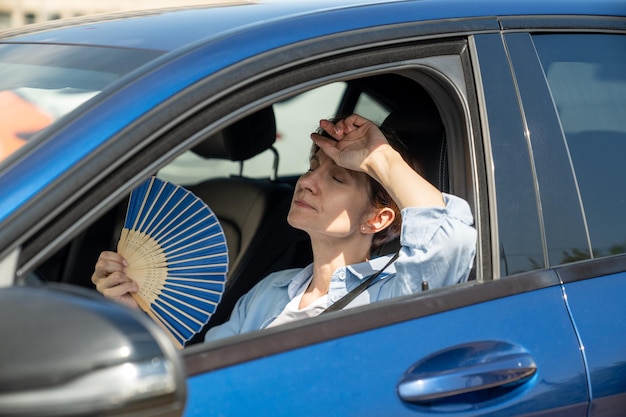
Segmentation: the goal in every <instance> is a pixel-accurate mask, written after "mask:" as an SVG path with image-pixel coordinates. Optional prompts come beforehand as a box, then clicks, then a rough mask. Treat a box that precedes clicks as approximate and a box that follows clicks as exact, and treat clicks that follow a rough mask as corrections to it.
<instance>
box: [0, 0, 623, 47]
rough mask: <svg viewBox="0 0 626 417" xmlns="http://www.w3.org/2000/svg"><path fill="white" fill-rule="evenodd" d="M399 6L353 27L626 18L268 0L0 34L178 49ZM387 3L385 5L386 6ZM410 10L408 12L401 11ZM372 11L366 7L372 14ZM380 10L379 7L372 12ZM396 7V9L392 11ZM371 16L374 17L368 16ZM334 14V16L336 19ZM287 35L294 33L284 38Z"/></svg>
mask: <svg viewBox="0 0 626 417" xmlns="http://www.w3.org/2000/svg"><path fill="white" fill-rule="evenodd" d="M389 3H398V5H397V6H395V7H394V8H393V10H394V12H393V13H391V14H389V15H386V14H383V15H381V14H379V13H370V15H371V17H370V18H369V19H368V18H367V16H364V15H359V19H355V21H354V24H355V25H357V27H367V26H369V25H372V24H374V23H376V24H377V25H381V24H385V23H387V24H394V23H402V22H404V21H419V20H435V19H450V18H467V17H477V16H510V15H609V16H620V15H624V3H623V1H622V0H578V1H576V2H571V1H570V0H558V1H554V0H552V1H544V0H497V1H494V0H474V1H467V0H412V1H406V0H405V1H402V0H382V1H381V0H321V1H320V0H317V1H293V0H265V1H237V2H234V3H231V4H227V5H224V4H222V5H206V6H201V7H198V6H196V7H178V8H163V9H155V10H144V11H137V12H123V13H112V14H101V15H93V16H87V17H79V18H73V19H65V20H63V21H55V22H51V23H44V24H36V25H29V26H26V27H24V28H22V29H18V30H12V31H11V30H10V31H4V32H0V41H2V42H34V43H57V44H59V43H61V44H81V45H98V46H111V47H125V48H137V49H149V50H159V51H171V50H174V49H177V48H180V47H182V46H185V45H188V44H193V43H197V42H207V41H209V40H211V39H216V38H219V37H222V36H227V35H228V34H232V33H233V32H238V31H245V30H247V29H250V27H253V26H263V25H271V24H272V22H274V23H275V22H276V21H278V20H282V21H287V20H293V19H297V18H299V17H303V16H307V15H319V14H323V13H328V12H333V11H334V12H335V13H333V15H334V16H340V14H339V13H337V12H338V11H339V10H348V9H351V10H352V12H354V9H357V8H364V7H365V6H368V5H369V6H374V7H376V8H378V7H380V10H383V9H384V4H389ZM381 5H383V6H381ZM403 9H404V10H406V11H407V13H401V11H402V10H403ZM367 10H368V9H366V8H365V9H363V11H364V12H366V11H367ZM371 10H373V9H371ZM389 10H392V9H389ZM365 15H367V13H365ZM329 16H330V15H329ZM284 36H285V38H287V39H286V40H287V42H286V43H288V38H289V37H290V36H291V33H285V34H284Z"/></svg>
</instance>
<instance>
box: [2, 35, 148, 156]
mask: <svg viewBox="0 0 626 417" xmlns="http://www.w3.org/2000/svg"><path fill="white" fill-rule="evenodd" d="M159 55H160V53H159V52H152V51H136V50H124V49H119V48H115V49H114V48H95V47H84V46H68V45H28V44H0V61H1V63H0V105H1V106H2V109H3V112H2V114H0V161H2V160H3V159H5V158H6V157H7V156H9V155H10V154H11V153H13V152H15V151H17V150H18V149H19V148H21V147H22V146H23V145H24V144H25V143H26V142H27V141H28V140H29V139H30V138H31V137H32V136H33V135H35V134H36V133H37V132H39V131H40V130H41V129H43V128H45V127H46V126H48V125H50V124H51V123H53V122H54V121H56V120H57V119H59V118H60V117H62V116H64V115H65V114H67V113H69V112H70V111H72V110H73V109H74V108H76V107H78V106H79V105H80V104H82V103H84V102H85V101H87V100H89V99H90V98H92V97H94V96H95V95H97V94H98V93H99V92H101V91H102V89H103V88H105V87H106V86H107V85H109V84H111V83H112V82H113V81H115V80H117V79H118V78H120V77H121V76H123V75H124V74H126V73H128V72H130V71H131V70H133V69H135V68H137V67H138V66H140V65H142V64H144V63H146V62H147V61H149V60H151V59H154V58H155V57H157V56H159Z"/></svg>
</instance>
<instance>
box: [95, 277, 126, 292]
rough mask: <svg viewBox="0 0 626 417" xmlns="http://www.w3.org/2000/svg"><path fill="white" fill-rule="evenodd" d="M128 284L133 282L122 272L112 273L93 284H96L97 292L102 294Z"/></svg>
mask: <svg viewBox="0 0 626 417" xmlns="http://www.w3.org/2000/svg"><path fill="white" fill-rule="evenodd" d="M129 282H134V281H133V280H132V279H131V278H129V277H128V276H127V275H126V274H124V273H123V272H114V273H112V274H111V275H109V276H107V277H105V278H100V279H98V280H96V283H95V284H96V289H97V290H98V291H99V292H102V291H104V290H107V289H109V288H112V287H115V286H117V285H121V284H126V283H129Z"/></svg>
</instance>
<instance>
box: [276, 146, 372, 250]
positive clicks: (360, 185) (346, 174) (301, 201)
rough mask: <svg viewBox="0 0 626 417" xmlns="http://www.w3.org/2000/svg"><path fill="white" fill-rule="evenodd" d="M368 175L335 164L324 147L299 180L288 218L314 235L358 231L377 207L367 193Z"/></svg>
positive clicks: (343, 236) (348, 234)
mask: <svg viewBox="0 0 626 417" xmlns="http://www.w3.org/2000/svg"><path fill="white" fill-rule="evenodd" d="M368 181H369V179H368V177H367V175H366V174H365V173H361V172H356V171H350V170H347V169H345V168H341V167H339V166H337V165H336V164H335V162H334V161H333V160H332V159H330V158H329V157H328V156H326V154H325V153H324V152H323V151H322V150H318V151H317V152H316V153H315V154H314V155H313V157H312V158H311V161H310V168H309V171H308V172H307V173H305V174H304V175H302V176H301V177H300V179H298V182H297V183H296V187H295V191H294V195H293V199H292V201H291V208H290V210H289V215H288V216H287V220H288V222H289V224H290V225H291V226H293V227H295V228H296V229H300V230H304V231H305V232H307V233H308V234H309V235H310V236H311V237H314V236H316V235H321V236H330V237H337V238H345V237H349V236H352V235H353V234H354V233H355V232H356V233H358V232H359V230H360V228H361V226H362V225H363V224H364V223H365V221H366V220H367V219H368V216H369V215H371V214H372V212H373V210H374V207H373V206H372V204H371V203H370V200H369V197H368V195H369V194H368Z"/></svg>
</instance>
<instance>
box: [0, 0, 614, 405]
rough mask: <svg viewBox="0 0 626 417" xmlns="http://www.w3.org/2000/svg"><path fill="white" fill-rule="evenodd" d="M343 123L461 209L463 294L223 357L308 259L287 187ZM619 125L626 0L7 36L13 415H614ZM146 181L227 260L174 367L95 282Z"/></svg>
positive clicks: (254, 12) (267, 341) (2, 280)
mask: <svg viewBox="0 0 626 417" xmlns="http://www.w3.org/2000/svg"><path fill="white" fill-rule="evenodd" d="M351 113H358V114H360V115H362V116H364V117H367V118H368V119H370V120H373V121H375V122H377V123H380V124H382V125H383V126H385V125H388V126H391V127H392V128H394V129H395V130H396V131H397V133H398V134H399V136H400V137H402V138H403V139H404V141H405V142H406V144H407V146H408V147H409V148H410V149H411V150H412V151H413V152H415V153H416V154H418V155H420V157H421V158H422V160H423V165H424V172H425V178H426V179H427V180H428V181H430V182H431V183H432V184H433V185H435V186H436V187H437V188H439V189H440V190H441V191H444V192H448V193H451V194H454V195H457V196H460V197H462V198H463V199H465V200H466V201H467V202H468V203H469V205H470V208H471V210H472V213H473V216H474V222H475V223H474V227H475V228H476V231H477V233H478V241H477V248H476V257H475V262H474V266H473V268H472V271H471V273H470V278H469V280H468V281H467V282H465V283H461V284H458V285H453V286H449V287H445V288H438V289H430V290H427V291H423V292H420V293H419V294H415V295H411V296H404V297H398V298H394V299H390V300H386V301H381V302H377V303H372V304H370V305H367V306H361V307H354V308H348V309H345V310H343V311H338V312H333V313H329V314H325V315H323V316H321V317H315V318H309V319H305V320H301V321H296V322H293V323H289V324H285V325H282V326H277V327H273V328H270V329H264V330H258V331H253V332H249V333H245V334H241V335H237V336H234V337H230V338H225V339H221V340H217V341H212V342H208V343H205V342H204V340H203V335H204V333H205V332H206V331H208V329H210V328H211V327H213V326H216V325H218V324H220V323H223V322H225V321H226V320H227V319H228V317H229V316H230V314H231V311H232V309H233V306H234V305H235V303H236V302H237V300H238V299H239V298H240V297H241V296H242V295H243V294H245V293H247V292H248V291H249V290H250V289H251V288H252V287H253V286H254V285H255V284H256V283H257V282H259V281H260V280H261V279H263V277H265V276H267V274H269V273H270V272H273V271H277V270H282V269H286V268H295V267H302V266H304V265H307V264H308V263H309V262H310V261H311V253H310V247H309V242H308V239H307V236H306V235H303V234H302V232H299V231H297V230H294V229H292V228H291V227H289V226H288V225H287V223H286V213H287V210H288V208H289V204H290V201H291V196H292V192H293V187H294V184H295V181H296V180H297V178H298V176H299V175H300V174H302V173H303V172H305V171H306V169H307V168H308V154H309V150H310V145H311V142H310V139H309V133H310V132H311V131H313V130H314V129H315V128H316V126H317V122H318V121H319V119H321V118H327V117H331V116H333V115H336V114H351ZM625 115H626V3H624V1H623V0H580V1H574V2H573V1H566V0H563V1H536V0H507V1H488V0H475V1H474V0H473V1H468V0H408V1H369V0H350V1H340V0H324V1H317V2H305V1H302V2H301V1H291V2H288V1H284V2H280V1H269V0H268V1H263V0H261V1H257V2H241V4H229V5H222V6H205V7H186V8H169V9H161V10H151V11H141V12H137V13H120V14H112V15H102V16H93V17H83V18H76V19H68V20H61V21H55V22H52V23H48V24H43V25H33V26H27V27H25V28H22V29H18V30H13V31H5V32H2V33H0V287H2V288H1V289H0V323H1V324H0V334H1V341H0V415H2V416H85V415H90V416H93V415H98V416H104V415H115V416H185V417H197V416H248V415H254V416H320V415H321V416H410V417H413V416H433V415H438V416H524V415H528V416H530V415H532V416H538V415H550V416H568V417H570V416H586V417H590V416H603V417H608V416H623V415H624V414H625V413H626V303H625V302H624V300H623V298H624V294H626V221H624V214H625V213H626V187H625V186H624V179H625V178H626V164H625V163H624V159H625V157H626V117H625ZM150 177H157V178H160V179H163V180H167V181H168V182H171V183H175V184H178V185H181V186H184V187H185V189H187V190H189V191H191V192H193V193H194V195H196V196H198V197H199V198H200V199H201V200H203V201H204V202H205V203H206V204H207V205H208V207H210V208H211V210H212V211H213V212H214V213H215V215H216V216H217V218H218V219H219V221H220V224H221V227H222V228H223V232H224V235H225V237H226V244H227V247H228V277H227V280H226V283H225V285H224V290H223V295H222V296H221V301H220V302H219V304H218V305H217V307H216V309H215V310H214V311H213V313H212V315H211V317H210V320H209V321H208V324H206V325H204V326H203V327H202V329H201V330H199V331H198V332H197V334H195V335H194V336H193V337H191V338H189V339H188V340H187V341H186V342H185V343H184V344H185V346H184V348H183V349H176V348H175V346H174V343H173V342H172V340H171V339H170V338H168V336H167V335H166V332H165V331H164V330H163V329H162V328H161V327H160V326H158V325H157V324H155V321H154V320H152V319H150V318H149V317H148V316H147V315H144V314H143V313H140V312H138V311H134V310H131V309H127V308H125V307H123V306H121V305H119V304H118V303H115V302H112V301H109V300H106V299H104V297H102V296H101V295H100V294H99V293H98V292H96V291H95V288H94V286H93V284H92V282H91V275H92V273H93V271H94V265H95V263H96V261H97V259H98V256H99V254H100V253H101V252H102V251H108V250H115V248H116V244H117V242H118V240H119V239H120V231H121V229H122V226H123V224H124V218H125V215H126V212H127V207H128V198H129V195H130V193H131V192H132V191H133V190H135V189H136V188H137V187H138V186H139V185H140V184H142V183H144V181H146V179H148V178H150ZM385 250H392V249H389V248H383V251H385ZM381 254H382V252H381Z"/></svg>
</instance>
